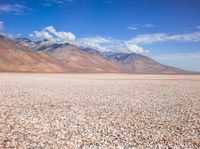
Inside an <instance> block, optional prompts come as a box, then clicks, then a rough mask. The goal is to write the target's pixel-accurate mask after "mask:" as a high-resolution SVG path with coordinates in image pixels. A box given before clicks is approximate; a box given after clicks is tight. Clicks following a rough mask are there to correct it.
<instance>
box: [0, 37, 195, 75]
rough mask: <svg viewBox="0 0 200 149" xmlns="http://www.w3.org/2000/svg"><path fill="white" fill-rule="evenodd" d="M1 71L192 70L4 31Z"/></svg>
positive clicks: (98, 71) (166, 71)
mask: <svg viewBox="0 0 200 149" xmlns="http://www.w3.org/2000/svg"><path fill="white" fill-rule="evenodd" d="M0 71H2V72H68V73H132V74H188V73H191V72H189V71H185V70H182V69H179V68H174V67H171V66H166V65H163V64H160V63H158V62H156V61H154V60H153V59H151V58H149V57H147V56H144V55H141V54H136V53H123V52H100V51H98V50H96V49H91V48H83V47H80V46H77V45H73V44H70V43H51V42H49V41H48V40H42V41H32V40H30V39H28V38H17V39H14V40H13V39H9V38H8V37H5V36H3V35H0Z"/></svg>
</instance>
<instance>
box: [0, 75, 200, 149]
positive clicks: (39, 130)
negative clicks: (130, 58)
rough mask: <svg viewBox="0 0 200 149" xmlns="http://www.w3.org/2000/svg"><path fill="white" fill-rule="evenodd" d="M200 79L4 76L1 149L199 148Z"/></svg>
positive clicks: (0, 83) (0, 87)
mask: <svg viewBox="0 0 200 149" xmlns="http://www.w3.org/2000/svg"><path fill="white" fill-rule="evenodd" d="M199 146H200V76H197V75H194V76H189V75H188V76H184V75H182V76H181V75H171V76H167V75H160V76H158V75H157V76H156V75H125V74H31V73H27V74H25V73H24V74H20V73H18V74H17V73H1V74H0V148H19V149H21V148H22V149H23V148H31V149H32V148H37V149H39V148H45V149H46V148H47V149H48V148H55V149H57V148H60V149H62V148H67V149H68V148H69V149H73V148H74V149H79V148H92V149H93V148H94V149H98V148H99V149H100V148H102V149H107V148H111V149H129V148H141V149H143V148H160V149H162V148H177V149H179V148H198V147H199Z"/></svg>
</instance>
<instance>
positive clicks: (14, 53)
mask: <svg viewBox="0 0 200 149" xmlns="http://www.w3.org/2000/svg"><path fill="white" fill-rule="evenodd" d="M0 71H6V72H65V71H66V69H65V68H64V67H63V66H62V65H61V64H60V63H59V61H58V60H56V59H55V58H53V57H52V56H50V55H49V54H47V53H43V52H35V51H33V50H30V49H28V48H26V47H23V46H19V45H16V43H15V42H13V41H12V40H10V39H8V38H7V37H4V36H2V35H0Z"/></svg>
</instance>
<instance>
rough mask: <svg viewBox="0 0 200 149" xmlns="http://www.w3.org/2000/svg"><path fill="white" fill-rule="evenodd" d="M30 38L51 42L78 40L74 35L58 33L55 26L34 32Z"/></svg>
mask: <svg viewBox="0 0 200 149" xmlns="http://www.w3.org/2000/svg"><path fill="white" fill-rule="evenodd" d="M30 36H31V37H33V38H39V39H47V40H49V41H51V42H69V41H73V40H75V39H76V36H75V35H74V34H73V33H71V32H63V31H60V32H59V31H56V29H55V27H53V26H47V27H45V28H44V29H43V30H41V31H34V32H33V33H32V34H30Z"/></svg>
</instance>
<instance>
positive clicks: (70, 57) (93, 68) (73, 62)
mask: <svg viewBox="0 0 200 149" xmlns="http://www.w3.org/2000/svg"><path fill="white" fill-rule="evenodd" d="M16 41H17V42H18V44H23V45H25V46H28V47H31V48H32V49H33V50H35V51H40V52H43V51H45V52H47V53H48V54H49V55H51V56H53V57H54V58H56V59H58V60H59V61H60V62H61V64H62V65H64V66H65V67H66V68H67V69H68V70H70V72H82V73H86V72H124V71H125V70H124V69H123V68H122V67H121V66H120V65H118V64H117V63H116V62H114V61H109V60H107V59H104V58H103V57H101V56H99V55H97V54H96V53H89V52H86V51H84V50H82V49H81V48H79V47H77V46H75V45H72V44H69V43H54V44H52V43H50V42H48V41H42V42H32V43H31V44H29V42H26V41H27V40H23V39H22V40H19V39H18V40H16Z"/></svg>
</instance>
